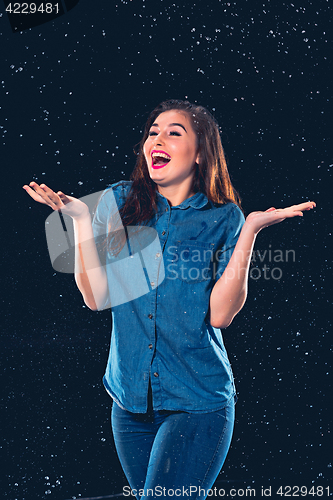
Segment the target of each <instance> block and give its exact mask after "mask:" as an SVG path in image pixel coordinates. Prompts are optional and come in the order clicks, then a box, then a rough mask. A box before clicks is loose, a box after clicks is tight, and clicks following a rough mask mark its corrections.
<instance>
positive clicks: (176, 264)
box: [24, 100, 315, 499]
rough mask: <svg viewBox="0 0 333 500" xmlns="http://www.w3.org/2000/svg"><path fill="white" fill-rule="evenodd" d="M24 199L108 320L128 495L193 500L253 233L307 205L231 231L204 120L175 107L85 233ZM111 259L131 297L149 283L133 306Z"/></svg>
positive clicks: (162, 113)
mask: <svg viewBox="0 0 333 500" xmlns="http://www.w3.org/2000/svg"><path fill="white" fill-rule="evenodd" d="M24 189H25V190H26V191H27V193H28V194H29V195H30V196H31V197H32V198H33V199H34V200H36V201H38V202H40V203H44V204H46V205H49V206H50V207H51V208H52V209H53V210H61V211H62V212H63V213H66V214H68V215H70V216H71V217H72V219H73V223H74V232H75V238H76V249H77V251H76V263H75V266H76V267H75V279H76V283H77V286H78V288H79V290H80V291H81V293H82V295H83V298H84V301H85V303H86V304H87V305H88V307H90V308H91V309H93V310H100V309H103V308H106V307H111V309H112V320H113V321H112V325H113V326H112V337H111V348H110V356H109V360H108V364H107V368H106V373H105V376H104V379H103V381H104V385H105V388H106V390H107V391H108V393H109V394H110V395H111V397H112V398H113V400H114V403H113V408H112V428H113V434H114V439H115V443H116V447H117V451H118V455H119V459H120V462H121V464H122V466H123V469H124V472H125V474H126V476H127V479H128V481H129V484H130V487H131V488H132V493H133V494H135V495H136V496H137V498H138V499H139V498H140V497H142V496H150V497H152V498H155V497H156V498H157V497H159V496H161V494H162V495H163V496H166V495H167V494H168V493H167V492H168V491H169V494H170V495H172V494H173V495H175V496H190V497H192V498H197V497H198V498H199V497H200V498H205V497H206V496H207V494H208V490H209V489H210V488H211V487H212V485H213V483H214V481H215V479H216V477H217V475H218V474H219V472H220V470H221V468H222V465H223V462H224V460H225V457H226V455H227V452H228V449H229V446H230V442H231V436H232V431H233V423H234V404H235V386H234V381H233V376H232V371H231V367H230V363H229V360H228V357H227V353H226V350H225V348H224V345H223V339H222V334H221V329H222V328H226V327H227V326H228V325H230V323H231V322H232V320H233V318H234V317H235V315H236V314H237V313H238V312H239V311H240V310H241V308H242V307H243V305H244V302H245V300H246V295H247V278H248V270H249V265H250V260H251V253H252V248H253V245H254V241H255V239H256V236H257V234H258V233H259V231H260V230H261V229H263V228H264V227H267V226H270V225H272V224H276V223H278V222H281V221H283V220H284V219H286V218H290V217H295V216H302V215H303V211H305V210H310V209H311V208H313V207H314V206H315V203H314V202H307V203H301V204H300V205H294V206H291V207H288V208H285V209H275V208H274V207H271V208H269V209H268V210H266V211H265V212H253V213H251V214H250V215H249V216H248V217H247V218H246V220H244V216H243V213H242V211H241V209H240V208H239V199H238V196H237V193H236V191H235V190H234V188H233V186H232V184H231V181H230V178H229V174H228V170H227V166H226V161H225V157H224V153H223V148H222V144H221V139H220V134H219V129H218V126H217V123H216V121H215V119H214V118H213V117H212V115H211V114H210V113H209V112H208V111H207V110H206V109H205V108H203V107H201V106H197V105H192V104H190V103H188V102H186V101H176V100H171V101H166V102H164V103H162V104H160V105H159V106H158V107H157V108H156V109H155V110H154V111H153V112H152V113H151V115H150V117H149V119H148V122H147V124H146V128H145V132H144V135H143V138H142V141H141V143H140V148H139V152H138V158H137V163H136V166H135V169H134V171H133V174H132V177H131V181H130V182H119V183H117V184H115V185H113V186H111V187H110V188H108V189H107V190H106V191H105V192H104V193H103V195H102V197H101V199H100V201H99V204H98V206H97V210H96V213H95V216H94V220H93V222H91V218H90V214H89V210H88V208H87V206H86V205H85V204H84V203H83V202H81V201H80V200H78V199H75V198H73V197H71V196H66V195H65V194H64V193H62V192H60V191H58V192H57V193H55V192H53V191H52V190H51V189H50V188H48V187H47V186H46V185H45V184H41V185H38V184H37V183H35V182H31V183H30V187H29V186H24ZM123 227H125V228H126V229H125V230H124V229H123ZM133 227H134V233H133V234H134V236H133V238H132V240H131V238H128V237H127V236H128V234H129V229H130V228H131V229H133ZM135 228H136V229H135ZM145 228H150V229H151V230H154V231H155V233H154V234H156V235H158V238H157V239H158V242H159V248H160V249H161V250H160V251H156V253H155V252H152V251H150V253H149V252H148V251H147V252H146V254H145V253H144V251H145V242H143V244H142V240H145V238H146V237H145V236H144V237H143V238H142V234H145V233H144V232H143V233H142V232H141V231H140V229H141V230H142V229H145ZM126 231H127V232H126ZM135 234H137V236H136V239H135ZM140 234H141V236H140ZM101 238H102V239H104V244H103V245H101V247H102V251H99V250H98V248H97V246H96V244H95V241H97V239H101ZM140 238H141V240H140ZM148 240H149V238H148V239H147V238H146V243H147V245H146V247H147V248H148V247H149V243H150V242H151V240H152V238H150V240H149V241H148ZM126 241H127V243H126ZM138 242H139V243H138ZM136 243H137V246H139V247H140V251H141V254H140V255H139V253H140V252H136V251H135V245H136ZM131 245H132V249H130V247H131ZM103 249H104V250H103ZM124 249H126V252H127V255H130V256H131V257H132V259H136V261H135V260H133V262H136V266H135V267H134V268H135V269H136V270H137V271H136V272H135V273H134V274H135V280H136V281H135V283H137V286H138V287H139V286H141V285H140V283H142V280H144V279H148V282H147V281H146V289H144V288H142V291H140V293H138V294H137V295H136V296H135V294H134V296H133V297H134V298H131V293H130V292H128V288H127V289H126V287H128V283H127V284H125V285H124V288H125V291H124V290H120V288H121V287H122V284H121V281H122V280H123V281H124V282H125V281H126V273H127V274H130V273H129V272H128V271H126V269H127V268H126V265H127V264H126V263H125V261H124V260H122V261H121V259H122V257H119V255H120V256H121V252H123V251H124ZM103 252H104V257H100V256H101V253H103ZM142 255H146V258H142ZM147 256H148V257H147ZM119 258H120V260H119ZM103 259H104V260H105V265H104V264H103V265H102V263H101V262H103ZM117 259H118V260H117ZM116 263H118V264H119V263H120V272H118V276H119V275H121V279H120V280H119V279H118V280H116V278H115V275H116V274H117V273H115V271H114V269H115V267H114V265H115V264H116ZM140 273H141V274H140ZM132 278H133V276H132ZM140 280H141V281H140ZM119 283H120V284H119ZM132 285H133V281H132ZM126 290H127V291H126ZM126 293H127V295H126ZM122 294H123V295H122ZM119 297H123V298H121V299H120V298H119ZM124 297H125V298H124ZM126 297H127V300H126ZM163 488H165V489H164V490H163ZM163 492H164V493H163ZM172 492H173V493H172Z"/></svg>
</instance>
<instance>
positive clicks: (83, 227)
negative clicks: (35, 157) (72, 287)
mask: <svg viewBox="0 0 333 500" xmlns="http://www.w3.org/2000/svg"><path fill="white" fill-rule="evenodd" d="M23 189H24V190H25V191H26V192H27V193H28V194H29V195H30V196H31V198H33V199H34V200H35V201H37V202H39V203H42V204H44V205H48V206H49V207H51V208H52V209H53V210H61V212H62V213H64V214H67V215H69V216H70V217H71V218H72V219H73V225H74V237H75V281H76V284H77V286H78V288H79V290H80V292H81V293H82V296H83V299H84V302H85V304H86V305H87V306H88V307H89V308H90V309H92V310H98V309H101V308H102V307H103V305H104V304H105V302H106V300H107V297H108V285H107V277H106V273H105V270H104V268H103V267H102V265H101V262H100V259H99V256H98V252H97V248H96V245H95V240H94V234H93V229H92V224H91V216H90V213H89V209H88V207H87V205H86V204H85V203H83V202H82V201H80V200H78V199H77V198H73V197H72V196H66V195H65V194H64V193H62V192H61V191H58V192H57V193H55V192H54V191H52V189H50V188H49V187H47V186H46V185H45V184H41V185H38V184H37V183H36V182H31V183H30V184H29V186H27V185H24V186H23Z"/></svg>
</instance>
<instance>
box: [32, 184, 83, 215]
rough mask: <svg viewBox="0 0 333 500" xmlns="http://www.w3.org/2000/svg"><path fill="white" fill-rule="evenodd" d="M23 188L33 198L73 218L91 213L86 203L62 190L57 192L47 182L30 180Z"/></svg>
mask: <svg viewBox="0 0 333 500" xmlns="http://www.w3.org/2000/svg"><path fill="white" fill-rule="evenodd" d="M23 189H24V190H25V191H26V192H27V193H28V195H29V196H31V198H32V199H33V200H35V201H38V203H43V204H44V205H48V206H49V207H51V208H52V210H61V212H62V213H64V214H66V215H69V216H70V217H72V218H73V219H80V218H81V217H86V216H87V215H89V208H88V207H87V205H86V204H85V203H83V202H82V201H80V200H78V199H77V198H73V196H67V195H65V194H64V193H63V192H62V191H58V192H57V193H55V192H54V191H52V189H50V188H49V187H48V186H46V185H45V184H40V185H38V184H37V182H30V184H29V186H27V185H24V186H23Z"/></svg>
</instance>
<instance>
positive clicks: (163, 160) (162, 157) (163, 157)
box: [151, 150, 171, 168]
mask: <svg viewBox="0 0 333 500" xmlns="http://www.w3.org/2000/svg"><path fill="white" fill-rule="evenodd" d="M151 158H152V167H153V168H163V167H165V166H166V165H167V164H168V163H169V161H170V160H171V156H170V155H168V154H167V153H166V152H165V151H157V150H154V151H152V153H151Z"/></svg>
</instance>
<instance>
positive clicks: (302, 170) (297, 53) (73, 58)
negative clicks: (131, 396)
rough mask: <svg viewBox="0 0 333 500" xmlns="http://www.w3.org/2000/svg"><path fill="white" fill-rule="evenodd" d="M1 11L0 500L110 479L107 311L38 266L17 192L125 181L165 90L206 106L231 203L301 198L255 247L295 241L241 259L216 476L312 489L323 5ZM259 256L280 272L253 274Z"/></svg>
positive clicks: (325, 304) (325, 309)
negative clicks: (49, 15) (232, 386)
mask: <svg viewBox="0 0 333 500" xmlns="http://www.w3.org/2000/svg"><path fill="white" fill-rule="evenodd" d="M1 8H2V11H1V12H2V14H0V15H1V17H0V23H1V25H0V26H1V37H0V42H1V55H0V58H1V61H0V82H1V87H2V88H1V102H0V127H1V128H0V130H1V133H2V141H1V174H2V175H1V177H2V189H1V201H2V203H1V210H2V216H1V222H2V245H1V246H2V261H1V269H2V271H1V276H2V287H1V289H2V297H1V303H2V305H3V311H2V314H1V320H2V321H1V324H2V340H1V346H0V347H1V349H0V356H1V358H0V359H1V367H2V370H3V377H2V384H1V386H2V396H1V401H0V402H1V425H2V433H1V435H2V444H1V453H2V455H3V458H2V459H1V463H2V466H1V469H2V473H1V475H2V479H3V480H4V488H3V490H2V491H3V493H2V494H1V497H3V498H6V499H7V498H8V499H11V500H15V499H17V500H30V499H39V498H43V499H44V498H50V499H56V500H58V499H59V500H65V499H69V498H80V497H82V498H83V497H88V496H89V497H93V496H102V495H104V496H106V495H116V494H118V493H121V492H122V488H123V486H124V485H125V484H127V483H126V481H125V479H124V476H123V473H122V471H121V468H120V465H119V463H118V461H117V457H116V454H115V451H114V446H113V442H112V436H111V431H110V426H109V413H110V398H109V397H108V395H107V394H106V392H105V391H104V389H103V387H102V384H101V378H102V375H103V372H104V368H105V364H106V359H107V353H108V345H109V330H110V312H109V311H104V312H100V313H94V312H92V311H90V310H89V309H88V308H87V307H85V306H84V304H83V302H82V299H81V296H80V293H79V292H78V291H77V289H76V287H75V284H74V281H73V277H72V276H70V275H65V274H60V273H56V272H55V271H54V270H53V269H52V267H51V263H50V260H49V257H48V252H47V246H46V241H45V233H44V222H45V219H46V217H47V216H48V215H49V213H50V211H49V209H48V208H46V207H43V206H41V205H38V204H36V203H34V202H33V201H32V200H31V199H30V198H29V197H28V196H27V194H26V193H25V192H24V191H23V190H22V188H21V186H22V185H23V184H25V183H29V182H30V181H31V180H36V182H39V183H40V182H45V183H47V184H48V185H49V186H50V187H52V188H54V189H55V190H59V189H61V190H62V191H64V192H65V193H67V194H73V195H75V196H76V197H81V196H84V195H87V194H90V193H94V192H96V191H100V190H102V189H104V188H105V187H106V186H107V185H108V184H110V183H112V182H115V181H117V180H120V179H128V177H129V174H130V172H131V170H132V168H133V165H134V161H135V157H134V155H133V153H132V149H133V146H134V145H135V144H136V143H137V142H139V140H140V138H141V133H142V127H143V125H144V123H145V120H146V118H147V115H148V113H149V112H150V111H151V109H153V107H155V106H156V105H157V104H158V103H159V102H160V101H162V100H164V99H167V98H180V99H184V98H188V99H189V100H190V101H192V102H198V103H199V104H202V105H204V106H207V107H208V108H209V109H210V110H211V111H212V112H213V113H214V114H215V116H216V118H217V120H218V121H219V124H220V126H221V128H222V138H223V143H224V146H225V150H226V153H227V156H228V161H229V168H230V173H231V176H232V180H233V182H234V184H235V186H236V188H237V189H238V191H239V192H240V195H241V197H242V201H243V208H244V210H245V212H246V213H247V214H248V213H249V212H251V211H253V210H266V209H267V208H269V207H270V206H276V207H285V206H288V205H290V204H295V203H300V202H302V201H306V200H314V201H316V203H317V208H316V209H315V210H313V211H311V212H309V213H305V215H304V217H303V218H296V219H293V220H289V221H285V222H283V223H282V224H280V225H278V226H274V227H270V228H268V229H265V230H264V231H263V232H262V233H261V234H260V235H259V237H258V239H257V243H256V249H258V250H260V251H261V253H262V255H263V254H264V252H265V250H266V251H267V252H268V250H271V251H272V256H274V255H275V254H274V251H276V250H281V251H282V252H283V255H284V256H285V252H286V250H290V249H293V250H294V251H295V261H293V260H291V259H289V261H288V262H286V261H284V262H279V263H275V262H273V261H272V259H269V254H268V253H266V257H265V260H264V262H263V263H260V261H259V262H258V261H256V262H255V263H254V267H257V268H258V269H257V271H255V272H253V274H252V276H254V277H257V276H258V275H259V273H261V277H260V278H259V279H253V278H252V279H250V280H249V281H250V285H249V298H248V301H247V303H246V305H245V307H244V309H243V310H242V311H241V312H240V314H239V315H238V316H237V317H236V318H235V320H234V322H233V323H232V325H231V326H230V327H229V328H228V329H226V330H225V331H224V338H225V343H226V346H227V349H228V352H229V356H230V360H231V363H232V366H233V370H234V374H235V379H236V385H237V389H238V392H239V401H238V403H237V421H236V428H235V433H234V438H233V442H232V447H231V450H230V452H229V455H228V458H227V461H226V463H225V466H224V468H223V472H222V473H221V474H220V476H219V478H218V482H217V485H218V486H219V487H225V488H229V487H235V488H241V487H246V486H253V487H255V488H257V496H259V493H260V487H261V486H265V487H268V486H269V485H270V484H274V485H282V486H283V487H285V486H287V485H291V486H293V485H299V486H302V485H305V486H307V487H308V488H309V489H310V488H311V486H313V485H315V486H316V487H317V486H318V485H322V486H324V487H326V486H329V485H330V479H331V477H332V452H331V450H332V443H331V441H330V422H331V415H330V413H331V409H330V407H331V406H332V403H331V398H332V393H331V381H332V378H331V365H332V358H331V340H330V333H331V331H330V326H331V321H330V316H331V310H332V305H331V304H332V301H331V299H332V292H331V290H330V288H329V285H330V284H331V280H332V277H331V276H332V269H331V256H332V250H331V249H330V251H329V248H330V247H329V245H330V239H331V213H332V206H331V186H332V174H331V172H332V156H331V153H332V148H331V138H330V132H331V128H332V127H331V123H330V121H329V117H331V115H332V109H331V107H330V104H331V92H330V88H329V87H330V85H331V75H332V67H331V65H330V64H331V63H330V61H331V53H332V43H331V39H330V33H331V30H332V7H331V6H330V4H329V2H327V1H324V0H316V1H312V2H310V1H300V0H294V1H293V3H290V2H278V1H269V0H266V1H265V2H262V1H258V2H253V1H247V0H242V1H241V0H236V1H234V2H225V1H218V0H208V2H196V3H190V2H188V3H187V2H186V3H185V1H184V0H183V2H180V4H179V3H177V4H175V3H172V2H169V1H168V0H166V1H162V0H155V1H151V0H146V1H144V0H136V1H123V0H120V1H116V2H105V1H104V2H101V1H95V2H92V1H90V2H89V1H88V0H81V1H80V2H79V3H78V5H77V6H76V7H75V8H73V9H72V10H71V11H70V12H68V13H66V14H64V15H63V16H61V17H59V18H57V19H55V20H53V21H51V22H48V23H46V24H43V25H40V26H35V27H33V28H31V29H24V30H23V31H21V32H17V33H13V32H12V30H11V26H10V23H9V19H8V18H7V15H6V13H5V10H4V8H3V7H1ZM284 260H285V259H284ZM263 264H266V266H268V267H270V270H271V269H272V268H274V267H279V268H280V269H281V271H282V277H281V279H279V280H276V279H273V278H272V276H271V274H270V273H271V271H269V272H268V273H267V274H266V278H269V279H265V277H264V274H263V271H262V267H263ZM275 273H276V274H275V275H274V276H278V273H277V272H275ZM331 488H332V484H331ZM280 498H281V497H280Z"/></svg>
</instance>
